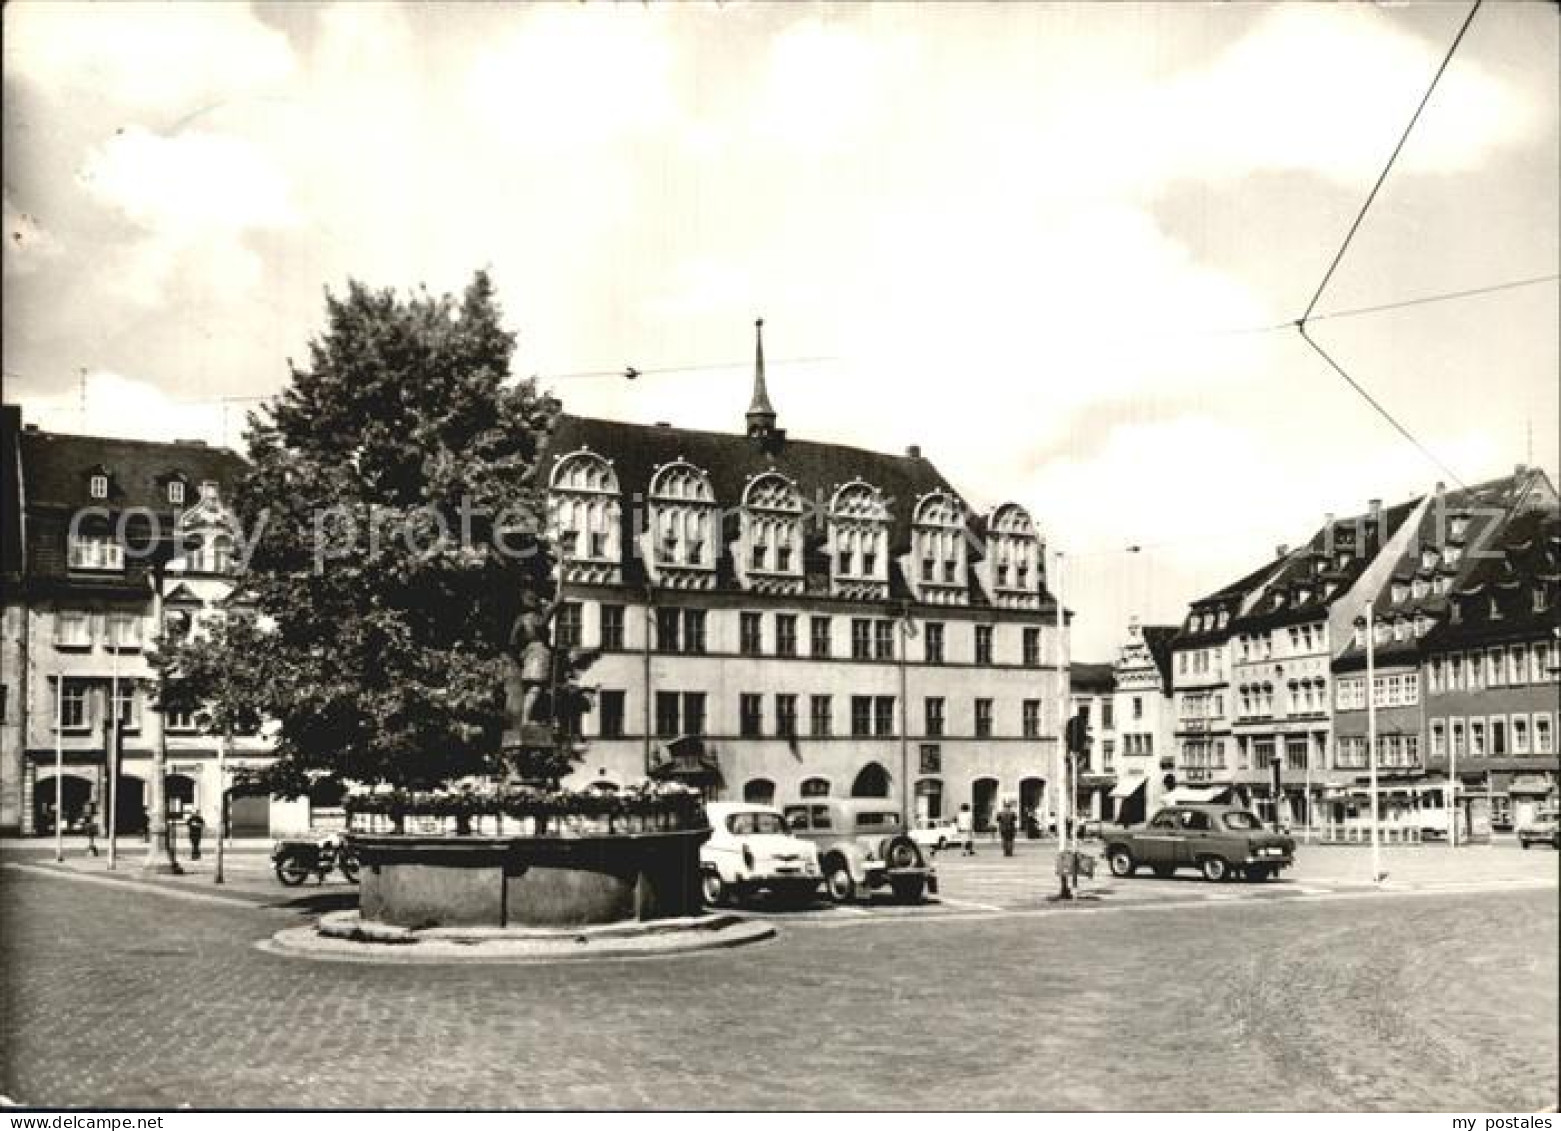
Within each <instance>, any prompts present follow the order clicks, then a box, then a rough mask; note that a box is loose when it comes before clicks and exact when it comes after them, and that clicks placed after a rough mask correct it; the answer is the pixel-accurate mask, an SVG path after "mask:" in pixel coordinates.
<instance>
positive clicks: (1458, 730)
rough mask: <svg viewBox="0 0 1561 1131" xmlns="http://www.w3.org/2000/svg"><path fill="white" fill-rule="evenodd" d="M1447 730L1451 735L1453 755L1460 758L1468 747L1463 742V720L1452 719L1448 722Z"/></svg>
mask: <svg viewBox="0 0 1561 1131" xmlns="http://www.w3.org/2000/svg"><path fill="white" fill-rule="evenodd" d="M1448 731H1449V733H1450V734H1451V735H1452V751H1453V756H1454V757H1457V758H1462V757H1463V756H1464V755H1465V754H1466V753H1468V749H1469V748H1468V746H1467V745H1466V744H1465V736H1466V730H1465V727H1464V722H1463V720H1462V719H1454V720H1453V721H1452V722H1450V723H1449V724H1448Z"/></svg>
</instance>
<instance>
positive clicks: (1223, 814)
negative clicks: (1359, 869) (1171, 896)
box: [1105, 805, 1295, 881]
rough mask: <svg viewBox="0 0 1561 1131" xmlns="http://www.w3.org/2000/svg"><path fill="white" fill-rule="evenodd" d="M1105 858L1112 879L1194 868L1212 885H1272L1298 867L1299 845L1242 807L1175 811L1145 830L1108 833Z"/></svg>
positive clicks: (1163, 812)
mask: <svg viewBox="0 0 1561 1131" xmlns="http://www.w3.org/2000/svg"><path fill="white" fill-rule="evenodd" d="M1105 856H1106V861H1107V863H1108V864H1110V866H1111V874H1112V875H1113V876H1131V875H1132V874H1133V873H1134V872H1136V871H1137V870H1138V869H1139V867H1141V866H1142V867H1147V868H1149V869H1150V870H1151V871H1153V872H1154V874H1155V875H1157V876H1161V877H1165V876H1169V875H1170V874H1171V873H1172V872H1174V871H1176V869H1178V868H1196V869H1198V870H1199V871H1200V872H1202V873H1203V876H1204V878H1205V879H1208V880H1216V881H1218V880H1228V879H1231V878H1232V877H1234V876H1237V875H1243V876H1245V877H1246V878H1247V879H1249V880H1271V879H1273V878H1274V877H1275V876H1277V875H1278V874H1279V872H1280V870H1281V869H1283V868H1288V867H1290V865H1292V864H1294V863H1295V841H1294V840H1292V839H1291V838H1290V837H1288V836H1286V835H1284V834H1283V833H1276V832H1273V831H1271V830H1270V829H1268V828H1266V827H1265V826H1264V824H1263V822H1262V820H1261V819H1260V818H1259V817H1258V816H1257V815H1256V814H1255V813H1251V812H1249V811H1248V810H1246V809H1242V808H1240V807H1238V806H1232V805H1173V806H1171V807H1170V808H1168V809H1161V810H1160V811H1159V812H1158V813H1156V814H1155V815H1154V817H1153V818H1152V819H1151V820H1150V821H1149V823H1148V824H1146V825H1139V826H1135V827H1134V828H1132V829H1118V828H1111V829H1109V830H1108V831H1107V834H1106V843H1105Z"/></svg>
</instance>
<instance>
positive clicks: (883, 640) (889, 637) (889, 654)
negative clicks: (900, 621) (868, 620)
mask: <svg viewBox="0 0 1561 1131" xmlns="http://www.w3.org/2000/svg"><path fill="white" fill-rule="evenodd" d="M873 657H874V659H878V660H892V659H894V622H893V621H892V620H881V621H875V622H873Z"/></svg>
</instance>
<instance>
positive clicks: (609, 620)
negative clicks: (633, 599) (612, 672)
mask: <svg viewBox="0 0 1561 1131" xmlns="http://www.w3.org/2000/svg"><path fill="white" fill-rule="evenodd" d="M602 651H604V652H621V651H623V606H622V605H603V606H602Z"/></svg>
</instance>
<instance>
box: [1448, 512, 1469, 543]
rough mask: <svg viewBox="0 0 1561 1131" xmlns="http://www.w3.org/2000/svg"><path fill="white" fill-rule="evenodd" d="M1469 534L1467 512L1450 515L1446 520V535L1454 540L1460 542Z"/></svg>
mask: <svg viewBox="0 0 1561 1131" xmlns="http://www.w3.org/2000/svg"><path fill="white" fill-rule="evenodd" d="M1468 535H1469V516H1468V515H1467V514H1462V513H1459V514H1454V515H1450V516H1449V517H1448V520H1447V536H1448V537H1449V538H1451V539H1452V540H1453V541H1455V542H1462V541H1463V540H1464V539H1465V538H1466V537H1468Z"/></svg>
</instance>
